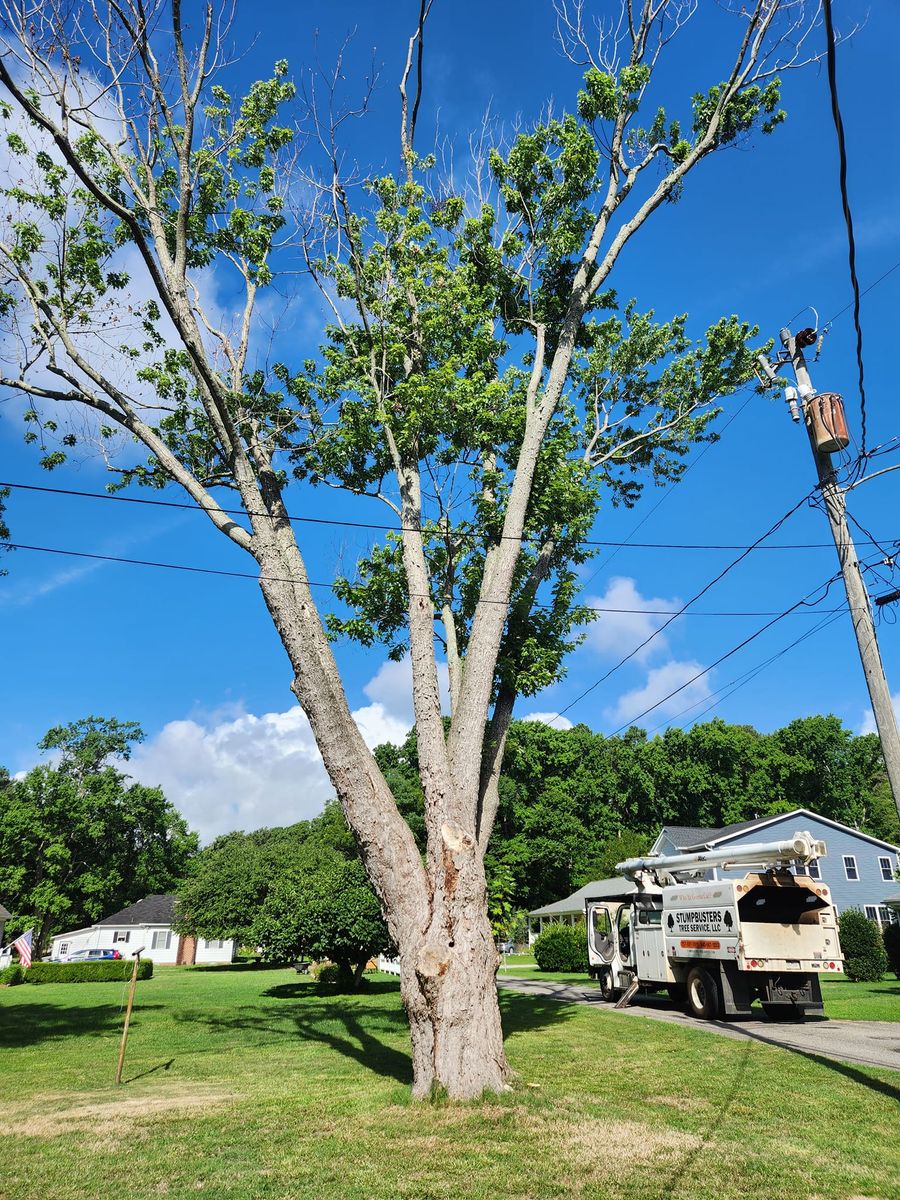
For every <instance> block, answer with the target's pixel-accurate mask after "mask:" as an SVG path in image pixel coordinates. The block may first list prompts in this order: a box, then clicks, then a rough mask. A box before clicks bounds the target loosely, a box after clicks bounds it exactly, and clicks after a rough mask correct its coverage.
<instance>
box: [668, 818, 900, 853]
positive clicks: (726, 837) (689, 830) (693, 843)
mask: <svg viewBox="0 0 900 1200" xmlns="http://www.w3.org/2000/svg"><path fill="white" fill-rule="evenodd" d="M788 817H792V818H795V819H798V820H799V819H801V818H808V819H811V820H813V821H821V822H822V823H823V824H825V825H830V826H831V827H832V829H841V830H844V831H845V832H846V833H852V834H854V835H855V836H856V837H859V838H863V839H864V840H865V841H867V842H872V843H874V844H875V845H876V846H884V847H886V848H887V849H889V850H893V851H894V852H895V853H896V852H897V851H898V850H900V847H898V846H895V845H894V844H893V843H892V842H885V841H883V840H882V839H881V838H877V837H873V836H872V835H871V834H869V833H862V832H861V831H860V830H859V829H854V828H853V826H852V825H844V824H843V823H842V822H841V821H834V820H832V819H831V817H823V816H822V815H821V814H820V813H817V812H813V811H812V809H809V808H795V809H792V810H791V811H790V812H785V813H772V814H770V815H769V816H767V817H756V818H754V820H752V821H738V822H737V823H736V824H734V825H723V826H722V828H721V829H702V828H695V827H692V826H689V825H664V826H663V829H662V832H663V833H664V834H665V835H666V836H667V837H668V838H669V840H670V841H671V842H673V843H674V844H675V845H676V846H677V847H678V849H679V850H705V849H707V848H712V847H713V846H718V845H720V844H721V843H722V842H728V841H730V840H731V839H732V838H736V837H739V836H740V834H742V833H746V832H747V830H749V829H762V828H764V827H765V826H767V825H773V824H774V823H775V822H776V821H783V820H785V819H786V818H788Z"/></svg>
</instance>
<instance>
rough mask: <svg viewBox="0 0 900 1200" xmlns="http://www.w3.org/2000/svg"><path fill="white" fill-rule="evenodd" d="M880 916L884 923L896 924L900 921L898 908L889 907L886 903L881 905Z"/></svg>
mask: <svg viewBox="0 0 900 1200" xmlns="http://www.w3.org/2000/svg"><path fill="white" fill-rule="evenodd" d="M878 916H879V918H880V919H881V924H882V925H896V924H897V923H898V922H900V917H898V915H897V911H896V909H893V908H888V906H887V905H886V904H881V905H879V908H878Z"/></svg>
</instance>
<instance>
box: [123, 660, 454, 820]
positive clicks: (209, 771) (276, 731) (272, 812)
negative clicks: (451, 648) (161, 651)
mask: <svg viewBox="0 0 900 1200" xmlns="http://www.w3.org/2000/svg"><path fill="white" fill-rule="evenodd" d="M439 678H440V683H441V690H442V693H443V694H444V697H445V698H446V692H447V668H446V664H440V665H439ZM363 690H364V692H365V694H366V696H367V697H368V699H369V701H370V703H369V704H366V705H363V706H361V707H360V708H358V709H356V710H355V712H354V713H353V716H354V718H355V719H356V722H357V724H358V725H359V728H360V731H361V733H362V735H363V738H364V739H365V742H366V744H367V745H368V746H371V747H374V746H378V745H380V744H381V743H382V742H395V743H396V742H402V741H403V739H404V738H405V737H406V735H407V733H408V732H409V729H410V728H411V726H412V724H413V714H412V668H411V665H410V661H409V658H408V657H407V658H405V659H403V660H402V661H401V662H396V663H395V662H385V663H383V664H382V665H381V667H380V668H379V670H378V671H377V673H376V674H375V675H374V676H373V678H372V679H371V680H369V682H368V683H367V684H366V686H365V688H364V689H363ZM126 769H127V770H128V772H129V773H130V774H132V775H133V776H134V777H135V778H136V779H139V780H140V781H141V782H142V783H146V784H149V785H159V786H160V787H162V789H163V791H164V792H165V793H166V796H167V797H168V798H169V800H171V801H172V803H173V804H174V805H175V807H176V808H177V809H178V810H179V812H181V813H182V814H183V815H184V817H185V818H186V820H187V822H188V824H189V825H190V826H191V828H192V829H196V830H198V831H199V833H200V835H201V837H202V838H203V840H204V841H209V840H210V839H212V838H214V837H216V836H217V835H218V834H220V833H227V832H228V831H229V830H232V829H246V830H250V829H259V828H261V827H262V826H265V825H289V824H292V823H293V822H294V821H302V820H306V819H308V818H309V817H313V816H315V815H316V814H317V813H319V812H321V811H322V807H323V805H324V804H325V801H326V800H327V799H328V798H329V797H330V796H332V795H334V789H333V787H332V786H331V782H330V780H329V779H328V776H327V774H326V773H325V768H324V766H323V764H322V759H321V756H320V755H319V751H318V749H317V748H316V744H315V739H314V738H313V734H312V730H311V729H310V726H309V722H308V721H307V719H306V717H305V716H304V715H303V712H302V711H301V709H300V707H299V705H297V706H295V707H292V708H289V709H287V711H286V712H269V713H263V714H262V716H256V715H254V714H253V713H247V712H244V711H243V710H242V709H241V708H239V707H235V706H234V705H229V706H227V707H226V708H222V709H218V710H216V711H213V712H208V713H201V714H194V716H193V717H191V718H189V719H186V720H179V721H170V722H169V723H168V724H167V725H165V726H164V727H163V728H162V729H161V730H160V732H159V733H158V734H157V735H156V736H155V737H153V738H151V739H149V740H148V741H147V742H145V743H144V744H143V745H142V746H139V747H138V748H137V750H136V751H135V753H134V756H133V757H132V759H131V762H130V764H129V765H128V766H127V768H126Z"/></svg>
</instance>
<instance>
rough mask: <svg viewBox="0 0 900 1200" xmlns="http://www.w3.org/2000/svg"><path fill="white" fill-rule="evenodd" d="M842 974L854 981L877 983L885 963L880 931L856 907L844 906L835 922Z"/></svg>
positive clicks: (886, 964) (885, 956)
mask: <svg viewBox="0 0 900 1200" xmlns="http://www.w3.org/2000/svg"><path fill="white" fill-rule="evenodd" d="M838 930H839V933H840V938H841V952H842V954H843V956H844V974H845V975H846V976H847V978H848V979H852V980H854V982H857V983H877V982H878V980H879V979H880V978H881V977H882V975H883V974H884V973H885V971H886V970H887V967H888V957H887V954H886V953H885V949H884V942H883V941H882V938H881V931H880V930H879V928H878V926H877V925H876V924H875V922H874V921H870V920H869V918H868V917H866V916H863V914H862V913H861V912H860V911H859V909H858V908H848V909H845V910H844V912H842V913H841V916H840V920H839V922H838Z"/></svg>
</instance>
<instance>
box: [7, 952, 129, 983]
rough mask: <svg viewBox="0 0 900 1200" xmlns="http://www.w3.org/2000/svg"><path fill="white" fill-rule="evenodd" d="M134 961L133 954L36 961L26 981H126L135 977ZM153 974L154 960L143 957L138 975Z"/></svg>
mask: <svg viewBox="0 0 900 1200" xmlns="http://www.w3.org/2000/svg"><path fill="white" fill-rule="evenodd" d="M133 965H134V964H133V963H132V961H131V959H129V958H110V959H106V960H105V961H103V962H85V963H79V962H75V963H55V962H36V963H32V964H31V966H30V967H29V968H28V971H27V973H26V975H25V982H26V983H122V982H123V981H124V980H126V979H130V978H131V968H132V966H133ZM152 976H153V960H152V959H150V958H142V959H141V961H140V963H139V965H138V975H137V977H138V979H150V978H151V977H152Z"/></svg>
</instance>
